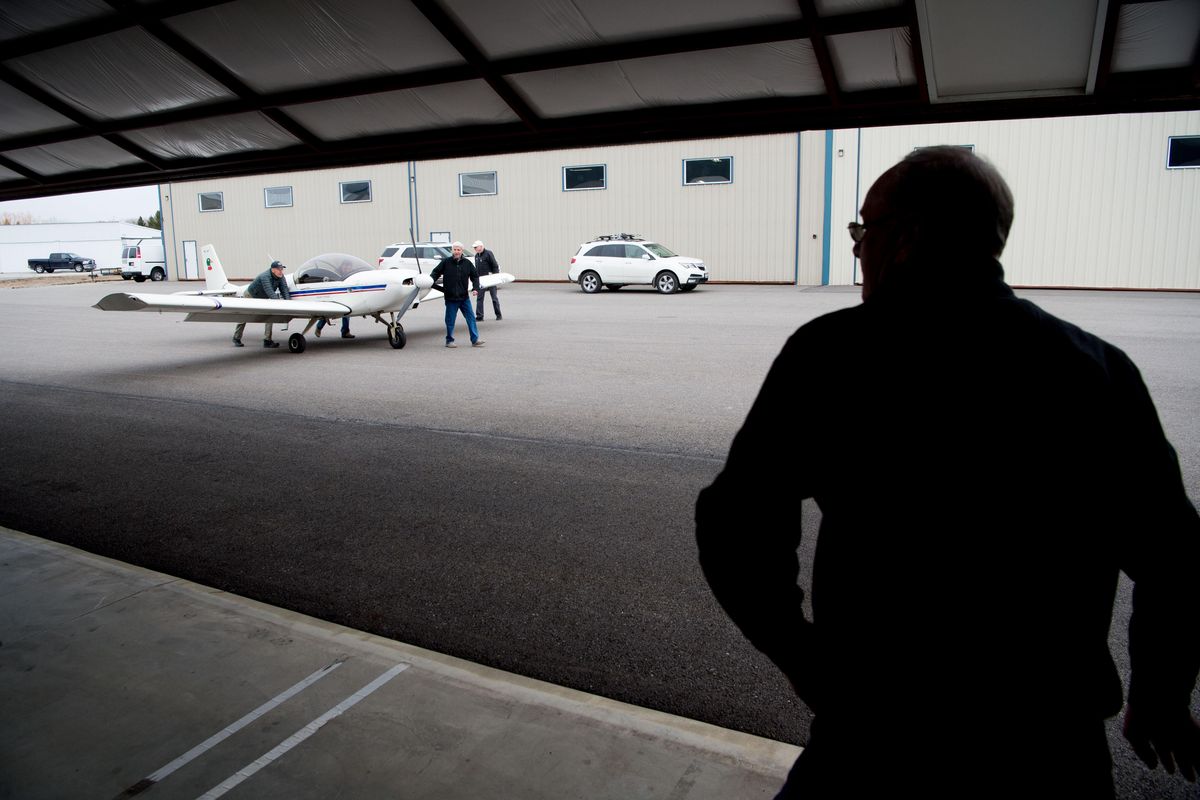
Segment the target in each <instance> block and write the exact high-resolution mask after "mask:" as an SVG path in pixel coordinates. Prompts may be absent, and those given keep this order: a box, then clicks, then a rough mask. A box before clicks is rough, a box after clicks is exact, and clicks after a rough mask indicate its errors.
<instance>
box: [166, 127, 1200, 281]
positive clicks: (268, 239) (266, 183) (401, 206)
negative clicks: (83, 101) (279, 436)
mask: <svg viewBox="0 0 1200 800" xmlns="http://www.w3.org/2000/svg"><path fill="white" fill-rule="evenodd" d="M934 144H956V145H965V146H971V147H973V148H974V150H975V152H977V153H979V154H980V155H983V156H985V157H987V158H988V159H990V160H991V161H992V162H993V163H994V164H996V165H997V166H998V167H999V169H1000V171H1001V172H1002V173H1003V174H1004V176H1005V177H1006V178H1007V179H1008V181H1009V183H1010V185H1011V186H1012V189H1013V193H1014V195H1015V197H1016V222H1015V225H1014V228H1013V231H1012V235H1011V237H1010V240H1009V245H1008V248H1007V250H1006V251H1005V255H1004V258H1003V259H1002V260H1003V263H1004V265H1005V269H1006V274H1007V277H1008V280H1009V281H1010V283H1012V284H1014V285H1019V286H1072V287H1115V288H1139V289H1191V290H1196V289H1200V225H1197V217H1196V209H1197V208H1200V169H1195V168H1192V167H1197V166H1200V159H1196V158H1195V154H1194V153H1193V148H1200V111H1188V112H1175V113H1165V114H1146V115H1116V116H1099V117H1068V118H1061V119H1035V120H1014V121H999V122H996V121H989V122H966V123H950V124H939V125H921V126H907V127H894V128H863V129H851V130H837V131H810V132H804V133H799V134H778V135H768V136H754V137H745V138H736V139H704V140H694V141H682V142H668V143H661V144H645V145H634V146H623V147H603V148H592V149H581V150H556V151H549V152H543V153H517V154H508V155H494V156H478V157H472V158H460V159H449V160H442V161H421V162H407V163H398V164H380V165H373V166H366V167H352V168H342V169H331V170H320V171H313V172H298V173H286V174H275V175H261V176H254V177H244V178H212V179H208V180H200V181H191V182H186V183H176V184H168V185H163V186H161V187H160V194H161V199H162V209H163V223H164V225H163V227H164V238H165V243H166V246H167V252H168V260H170V259H171V255H170V254H171V253H172V251H173V252H174V258H175V260H176V263H179V264H183V265H185V266H184V269H183V270H182V272H183V274H184V276H185V277H196V278H198V277H200V272H199V269H198V266H197V264H196V259H197V257H196V253H197V252H198V250H199V247H200V246H202V245H204V244H207V243H210V242H211V243H212V244H214V245H216V247H217V250H218V252H219V253H220V254H221V257H222V262H223V263H224V265H225V267H226V269H227V271H229V273H230V275H231V276H238V277H242V278H248V277H251V276H253V275H255V274H257V273H258V272H261V271H262V270H263V269H265V268H266V266H267V264H268V263H270V261H271V260H273V259H282V260H283V261H284V262H285V263H287V264H289V265H291V266H297V265H299V264H300V263H302V262H303V261H304V260H306V259H307V258H309V257H311V256H313V255H316V254H318V253H323V252H331V251H335V252H348V253H353V254H355V255H358V256H360V257H362V258H364V259H366V260H368V261H373V260H374V259H375V258H376V257H377V256H378V255H379V253H380V252H381V251H382V250H383V248H384V246H385V245H387V244H388V243H390V242H397V241H407V240H409V230H410V229H411V230H412V231H413V232H414V234H415V235H416V237H417V238H418V239H420V240H425V239H429V238H440V237H442V236H445V237H449V239H459V240H462V241H463V242H465V243H467V244H468V245H469V244H470V242H471V241H473V240H475V239H482V240H483V241H484V242H485V243H486V244H487V246H488V247H489V248H491V249H492V250H494V251H495V253H496V255H497V258H498V259H499V261H500V264H501V265H502V267H503V268H504V269H505V270H507V271H511V272H513V273H515V274H516V275H517V276H518V278H520V279H522V280H565V279H566V272H567V265H568V262H569V260H570V257H571V256H572V255H574V254H575V251H576V250H577V248H578V246H579V244H580V243H581V242H584V241H587V240H588V239H591V238H592V237H595V236H597V235H599V234H607V233H619V232H627V233H636V234H641V235H643V236H645V237H647V238H653V239H655V240H657V241H660V242H662V243H664V244H666V245H667V246H668V247H670V248H672V249H674V250H675V251H676V252H680V253H686V254H688V255H694V256H699V257H702V258H704V260H705V261H706V262H707V263H708V266H709V269H710V272H711V275H712V279H713V281H714V282H721V281H738V282H755V283H785V284H800V285H819V284H850V283H855V282H857V280H858V273H857V264H856V262H855V260H854V258H853V256H852V254H851V251H850V248H851V243H850V239H849V237H848V236H847V235H846V233H845V227H846V224H847V223H848V222H850V221H852V220H854V219H856V218H857V211H858V207H859V206H860V205H861V203H862V199H863V196H864V195H865V193H866V190H867V189H868V188H869V187H870V185H871V183H872V182H873V181H874V180H875V179H876V178H877V177H878V176H879V175H880V174H881V173H882V172H883V171H884V170H886V169H887V168H888V167H889V166H891V165H892V164H894V163H895V162H896V161H898V160H899V159H900V158H902V157H903V156H904V155H905V154H906V153H908V152H910V151H911V150H912V149H914V148H917V147H923V146H929V145H934ZM1172 153H1173V154H1174V156H1172V155H1171V154H1172ZM1172 158H1173V160H1172Z"/></svg>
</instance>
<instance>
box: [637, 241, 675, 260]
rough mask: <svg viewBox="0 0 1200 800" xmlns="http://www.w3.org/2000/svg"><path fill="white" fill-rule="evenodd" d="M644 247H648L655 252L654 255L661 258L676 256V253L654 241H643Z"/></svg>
mask: <svg viewBox="0 0 1200 800" xmlns="http://www.w3.org/2000/svg"><path fill="white" fill-rule="evenodd" d="M642 247H644V248H646V249H647V250H649V251H650V252H651V253H654V255H656V256H658V257H659V258H675V254H674V253H672V252H671V251H670V250H668V249H667V248H665V247H663V246H662V245H661V244H656V243H654V242H642Z"/></svg>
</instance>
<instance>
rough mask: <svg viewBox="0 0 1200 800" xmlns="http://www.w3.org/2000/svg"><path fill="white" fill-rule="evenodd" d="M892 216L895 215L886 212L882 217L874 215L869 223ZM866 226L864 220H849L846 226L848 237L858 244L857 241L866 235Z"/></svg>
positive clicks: (883, 220)
mask: <svg viewBox="0 0 1200 800" xmlns="http://www.w3.org/2000/svg"><path fill="white" fill-rule="evenodd" d="M893 216H895V215H894V214H887V215H885V216H882V217H876V218H875V219H874V220H872V221H871V224H872V225H878V224H879V223H881V222H886V221H887V220H889V219H891V218H892V217H893ZM867 227H868V226H867V223H865V222H851V223H850V224H849V225H847V226H846V230H848V231H849V232H850V238H851V239H853V240H854V243H855V244H858V243H859V242H861V241H862V240H863V237H864V236H866V235H867Z"/></svg>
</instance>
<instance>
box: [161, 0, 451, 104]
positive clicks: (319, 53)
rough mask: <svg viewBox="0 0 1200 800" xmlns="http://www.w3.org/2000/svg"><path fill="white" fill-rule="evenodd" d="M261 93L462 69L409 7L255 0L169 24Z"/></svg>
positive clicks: (345, 0) (365, 1) (369, 0)
mask: <svg viewBox="0 0 1200 800" xmlns="http://www.w3.org/2000/svg"><path fill="white" fill-rule="evenodd" d="M167 25H168V27H170V28H171V29H172V30H173V31H175V32H177V33H178V34H179V35H181V36H182V37H184V38H185V39H187V40H188V41H189V42H191V43H193V44H195V45H196V46H198V47H199V48H201V49H202V50H203V51H204V52H205V53H206V54H207V55H209V56H210V57H212V58H215V59H216V60H217V61H219V62H220V63H221V65H222V66H223V67H224V68H225V69H227V70H229V71H230V72H231V73H232V74H234V75H235V76H237V77H238V78H239V79H240V80H241V81H242V82H244V83H245V84H247V85H248V86H249V87H251V88H252V89H254V90H255V91H258V92H273V91H279V90H282V89H294V88H297V87H302V86H310V85H320V84H326V83H335V82H339V81H347V80H351V79H355V78H365V77H371V76H377V75H388V74H392V73H397V72H411V71H414V70H419V69H428V68H430V67H440V66H446V65H450V64H459V63H462V56H460V55H459V54H458V52H457V51H456V50H455V49H454V47H453V46H452V45H451V44H450V43H449V42H448V41H447V40H446V39H445V37H443V36H442V35H441V34H440V33H438V30H437V29H436V28H435V27H434V26H433V25H432V24H431V23H430V22H429V21H428V20H427V19H426V18H425V17H424V16H422V14H421V13H420V12H419V11H418V10H417V9H416V8H414V7H413V6H412V5H411V4H410V3H403V2H397V3H379V2H375V0H328V2H327V1H326V0H258V2H252V3H247V2H235V3H226V4H224V5H218V6H214V7H212V8H207V9H204V10H202V11H196V12H193V13H191V14H184V15H182V16H179V17H174V18H172V19H170V20H168V21H167Z"/></svg>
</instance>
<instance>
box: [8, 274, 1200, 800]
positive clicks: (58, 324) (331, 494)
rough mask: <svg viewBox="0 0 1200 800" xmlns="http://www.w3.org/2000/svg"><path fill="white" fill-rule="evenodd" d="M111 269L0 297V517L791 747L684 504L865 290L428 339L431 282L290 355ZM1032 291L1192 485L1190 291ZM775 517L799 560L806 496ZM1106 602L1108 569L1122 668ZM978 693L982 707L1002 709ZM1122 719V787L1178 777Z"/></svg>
mask: <svg viewBox="0 0 1200 800" xmlns="http://www.w3.org/2000/svg"><path fill="white" fill-rule="evenodd" d="M180 288H190V287H181V286H179V285H176V284H172V283H166V284H149V283H147V284H142V285H140V286H138V287H136V290H137V291H142V292H167V291H173V290H178V289H180ZM122 289H127V290H131V289H130V287H127V286H120V285H117V286H114V285H113V284H111V283H108V284H97V285H90V284H82V285H73V286H54V287H51V286H46V287H30V288H21V289H8V290H3V291H2V292H0V311H2V312H3V313H0V442H3V445H2V447H3V458H0V492H2V494H0V525H5V526H7V527H10V528H13V529H16V530H19V531H23V532H26V533H29V534H33V535H36V536H41V537H45V538H48V539H52V540H55V541H59V542H63V543H66V544H70V545H73V546H75V547H79V548H81V549H84V550H87V551H89V552H93V553H97V554H99V555H103V556H107V557H110V558H115V559H119V560H122V561H126V562H130V563H133V564H137V565H139V566H143V567H147V568H150V569H155V570H160V571H162V572H165V573H168V574H171V575H176V576H179V577H182V578H185V579H187V580H191V581H195V582H197V583H201V584H205V585H208V586H213V587H217V588H220V589H224V590H227V591H230V592H234V593H237V594H241V595H245V596H248V597H251V598H254V599H256V600H259V601H262V602H265V603H269V604H272V605H277V606H280V607H283V608H286V609H291V610H294V611H298V612H301V613H304V614H309V615H311V616H314V617H318V618H320V619H323V620H328V621H330V622H334V623H339V624H343V625H346V626H349V627H352V628H356V629H360V630H364V631H368V632H371V633H375V634H379V635H382V636H386V637H389V638H393V639H397V640H400V641H402V642H407V643H410V644H413V645H416V646H419V647H424V648H428V649H430V650H434V651H437V652H442V653H446V654H449V655H453V656H456V657H459V658H463V659H466V660H468V661H472V662H475V663H479V664H482V665H485V666H491V667H499V668H501V669H505V670H509V671H512V672H516V673H519V674H522V675H527V676H529V677H532V678H537V679H540V680H545V681H548V682H550V683H554V684H558V685H561V686H566V687H570V688H574V689H579V690H583V691H587V692H592V693H596V694H600V695H603V696H606V697H610V698H613V699H616V700H621V701H624V702H628V703H632V704H635V705H638V706H643V707H646V708H651V709H656V710H661V711H666V712H669V713H672V714H678V715H682V716H686V717H691V718H693V719H698V720H702V721H705V722H710V723H713V724H716V725H720V726H722V727H727V728H732V729H735V730H740V731H745V732H749V733H753V734H756V735H759V736H764V737H767V738H771V739H776V740H779V741H784V742H790V743H795V744H802V743H803V741H804V737H805V735H806V732H807V725H808V721H809V715H808V712H807V710H806V709H805V708H804V707H803V705H802V704H801V703H800V702H799V701H798V700H797V699H796V698H795V697H794V696H793V695H792V693H791V691H790V689H789V687H788V686H787V684H786V682H785V681H784V680H783V679H782V678H781V677H780V676H778V675H777V674H776V673H775V671H774V669H773V667H772V666H771V665H770V663H769V662H767V661H766V659H764V658H763V657H761V656H760V655H759V654H757V653H756V652H755V651H754V650H753V648H751V647H750V646H749V645H748V644H747V643H746V642H745V641H744V640H743V639H742V638H741V636H740V634H739V633H738V632H737V630H736V629H735V628H734V627H733V626H732V624H731V623H729V622H728V621H727V620H726V619H725V617H724V615H723V613H722V612H721V611H720V609H719V608H718V607H717V605H716V603H715V601H714V600H713V599H712V598H711V595H710V594H709V592H708V590H707V587H706V586H705V584H704V581H703V579H702V577H701V575H700V571H699V568H698V566H697V564H696V558H695V548H694V544H693V531H692V522H691V519H692V507H693V503H694V501H695V497H696V494H697V492H698V491H699V490H700V489H701V488H703V487H704V486H705V485H707V483H708V482H709V481H711V480H712V478H713V477H714V476H715V475H716V473H717V472H718V471H719V470H720V467H721V464H722V461H723V458H724V455H725V452H726V450H727V448H728V445H729V442H730V440H731V439H732V437H733V435H734V433H736V431H737V429H738V427H739V426H740V424H741V421H742V419H743V418H744V416H745V413H746V411H747V410H748V409H749V406H750V404H751V403H752V402H753V399H754V396H755V394H756V392H757V389H758V386H759V384H760V382H761V380H762V377H763V375H764V374H765V372H766V370H767V369H768V367H769V366H770V363H771V361H772V359H773V358H774V356H775V354H776V353H777V352H778V350H779V348H780V347H781V346H782V344H783V343H784V341H785V340H786V339H787V337H788V336H789V335H790V333H791V332H792V331H793V330H794V329H795V328H796V327H797V326H798V325H800V324H802V323H803V322H805V321H807V320H808V319H811V318H813V317H815V316H817V315H819V314H821V313H825V312H827V311H831V310H834V309H836V308H841V307H845V306H848V305H852V304H854V303H857V302H858V295H857V291H855V290H852V289H849V288H827V289H810V290H800V289H796V288H791V287H749V286H708V287H703V288H701V289H699V290H697V291H695V292H693V293H690V294H682V295H675V296H670V297H663V296H660V295H657V294H655V293H653V292H650V291H646V290H637V289H626V290H623V291H621V292H619V293H609V292H604V293H601V294H599V295H595V296H587V295H583V294H582V293H581V292H579V290H578V288H577V287H573V286H569V285H565V284H561V285H556V284H548V285H547V284H542V285H537V284H521V283H518V284H514V285H512V286H510V287H506V288H505V289H504V290H503V291H502V292H501V302H502V304H503V312H504V320H503V321H502V322H494V321H491V316H492V315H491V309H490V308H487V314H488V321H485V322H484V323H482V333H483V338H484V339H485V340H486V341H487V345H486V346H485V347H483V348H477V349H472V348H469V347H466V348H459V349H457V350H447V349H445V348H443V347H442V346H441V345H442V340H443V335H444V327H443V325H442V312H443V309H442V306H441V305H440V304H439V303H435V304H432V305H431V307H429V308H419V309H416V310H414V311H412V312H410V314H409V315H408V316H407V317H406V318H405V328H406V330H407V332H408V336H409V338H408V345H407V347H406V348H405V349H403V350H400V351H394V350H392V349H391V348H390V347H388V345H387V342H386V338H385V335H384V331H383V328H382V326H380V325H378V324H375V323H374V322H372V321H369V320H361V319H356V320H354V321H353V322H352V323H351V325H352V330H353V332H354V333H356V334H357V335H358V338H357V339H355V340H352V341H345V340H341V339H339V338H336V336H335V337H334V338H330V336H329V334H326V336H324V337H322V338H321V339H320V340H317V339H315V338H314V337H312V336H311V335H310V336H309V347H308V350H307V351H306V352H305V353H303V354H301V355H293V354H290V353H288V352H286V349H285V348H281V349H279V350H265V349H263V348H262V347H261V346H259V341H258V339H257V338H256V337H257V330H256V329H257V326H250V327H249V328H248V329H247V333H246V342H247V345H248V346H247V347H246V348H244V349H241V350H236V349H234V348H233V347H232V346H231V343H230V341H229V337H230V335H231V333H232V326H225V325H220V324H209V323H184V322H182V321H181V319H180V318H179V317H177V316H173V315H158V314H131V313H109V312H101V311H98V310H95V309H92V308H90V307H89V306H90V305H91V304H92V303H94V302H95V301H96V300H97V299H99V297H101V296H102V295H103V294H105V293H107V292H110V291H119V290H122ZM1025 294H1026V296H1029V297H1030V298H1031V299H1033V300H1034V301H1035V302H1038V303H1039V304H1041V305H1042V306H1043V307H1045V308H1046V309H1047V310H1049V311H1051V312H1052V313H1056V314H1058V315H1060V316H1063V317H1065V318H1067V319H1069V320H1071V321H1073V322H1076V323H1078V324H1080V325H1082V326H1083V327H1084V328H1087V329H1089V330H1092V331H1093V332H1095V333H1098V334H1099V335H1101V336H1104V337H1105V338H1108V339H1110V340H1111V341H1113V342H1114V343H1116V344H1117V345H1119V346H1121V347H1122V348H1124V349H1125V350H1126V351H1127V352H1128V353H1129V354H1130V355H1131V356H1132V357H1133V358H1134V360H1135V361H1137V362H1138V364H1139V365H1140V367H1141V368H1142V370H1143V373H1144V375H1145V377H1146V380H1147V383H1148V385H1149V386H1150V389H1151V392H1152V394H1153V395H1154V397H1155V400H1156V402H1157V403H1158V406H1159V411H1160V415H1161V417H1162V420H1163V424H1164V427H1165V428H1166V430H1167V433H1168V436H1169V437H1170V438H1171V439H1172V441H1173V442H1174V444H1175V445H1176V448H1177V449H1178V451H1179V454H1180V460H1181V464H1182V466H1183V470H1184V476H1185V481H1186V482H1187V486H1188V488H1189V492H1190V493H1191V496H1192V497H1193V499H1195V498H1197V497H1200V431H1198V430H1197V426H1196V424H1195V420H1196V419H1197V418H1200V369H1198V367H1200V295H1190V294H1188V295H1184V294H1155V293H1108V292H1054V291H1039V292H1027V293H1025ZM459 326H460V328H459V338H460V339H462V340H464V341H465V338H466V336H465V334H466V331H465V330H462V327H463V326H462V322H461V320H460V322H459ZM296 329H297V328H296V326H293V328H292V330H293V331H294V330H296ZM289 332H290V331H289ZM276 336H277V338H280V339H282V338H284V337H283V336H281V335H280V334H279V333H277V334H276ZM797 424H800V425H835V426H836V425H845V426H849V425H853V424H855V420H852V419H845V420H799V421H797ZM764 484H765V485H764V489H765V490H768V491H769V490H770V482H769V480H768V481H765V482H764ZM778 489H779V491H784V492H786V486H780V487H778ZM754 500H755V498H747V499H746V501H747V502H754ZM795 513H796V514H799V515H801V516H802V518H803V525H804V529H805V531H806V533H808V532H811V533H810V534H809V535H808V536H806V541H805V543H804V545H803V548H804V549H805V550H806V551H808V553H806V554H802V561H807V559H806V558H804V557H803V555H807V554H810V553H811V548H812V546H813V544H814V543H815V532H816V527H817V523H818V521H819V517H818V512H817V511H816V509H815V508H814V507H813V506H812V505H811V503H807V502H806V503H804V504H802V505H798V506H797V508H796V511H795ZM914 524H919V520H915V521H914ZM806 578H807V576H802V580H806ZM1128 600H1129V592H1128V587H1127V586H1123V587H1122V591H1121V595H1120V599H1119V607H1118V610H1117V615H1116V617H1115V618H1114V624H1113V631H1112V644H1113V650H1114V654H1115V655H1116V656H1117V659H1118V664H1119V666H1121V668H1122V669H1125V668H1126V665H1125V664H1124V641H1125V625H1126V624H1127V618H1128V616H1127V615H1128ZM986 697H987V691H986V687H981V697H980V701H981V713H1004V714H1008V713H1013V711H1012V709H988V708H987V706H986ZM1196 705H1197V707H1198V708H1200V701H1198V702H1197V704H1196ZM914 708H915V701H914V700H913V699H911V698H907V697H905V696H904V695H903V692H902V690H901V691H898V692H897V693H896V694H895V696H884V697H881V698H880V724H881V728H882V729H883V730H884V731H885V734H884V736H885V738H886V737H887V736H902V735H903V732H904V718H905V716H906V714H909V713H913V711H914ZM1113 731H1114V737H1115V727H1114V728H1113ZM1114 737H1110V738H1112V739H1113V750H1114V756H1115V759H1116V763H1117V766H1116V775H1117V782H1118V787H1119V794H1120V796H1121V797H1127V798H1141V797H1185V796H1188V792H1187V784H1184V783H1183V782H1182V781H1180V780H1179V779H1178V778H1170V777H1168V776H1165V775H1164V774H1163V773H1162V772H1161V771H1158V772H1156V773H1146V772H1145V770H1144V768H1142V767H1141V766H1140V765H1138V764H1137V763H1136V762H1135V760H1134V759H1133V757H1132V755H1131V754H1130V753H1129V751H1128V749H1127V748H1125V747H1124V745H1123V744H1122V743H1121V742H1120V741H1119V740H1117V739H1116V738H1114ZM1012 757H1013V758H1019V745H1016V746H1015V749H1014V753H1013V754H1012ZM1193 789H1194V787H1193ZM964 791H965V792H966V793H968V794H969V787H964Z"/></svg>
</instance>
